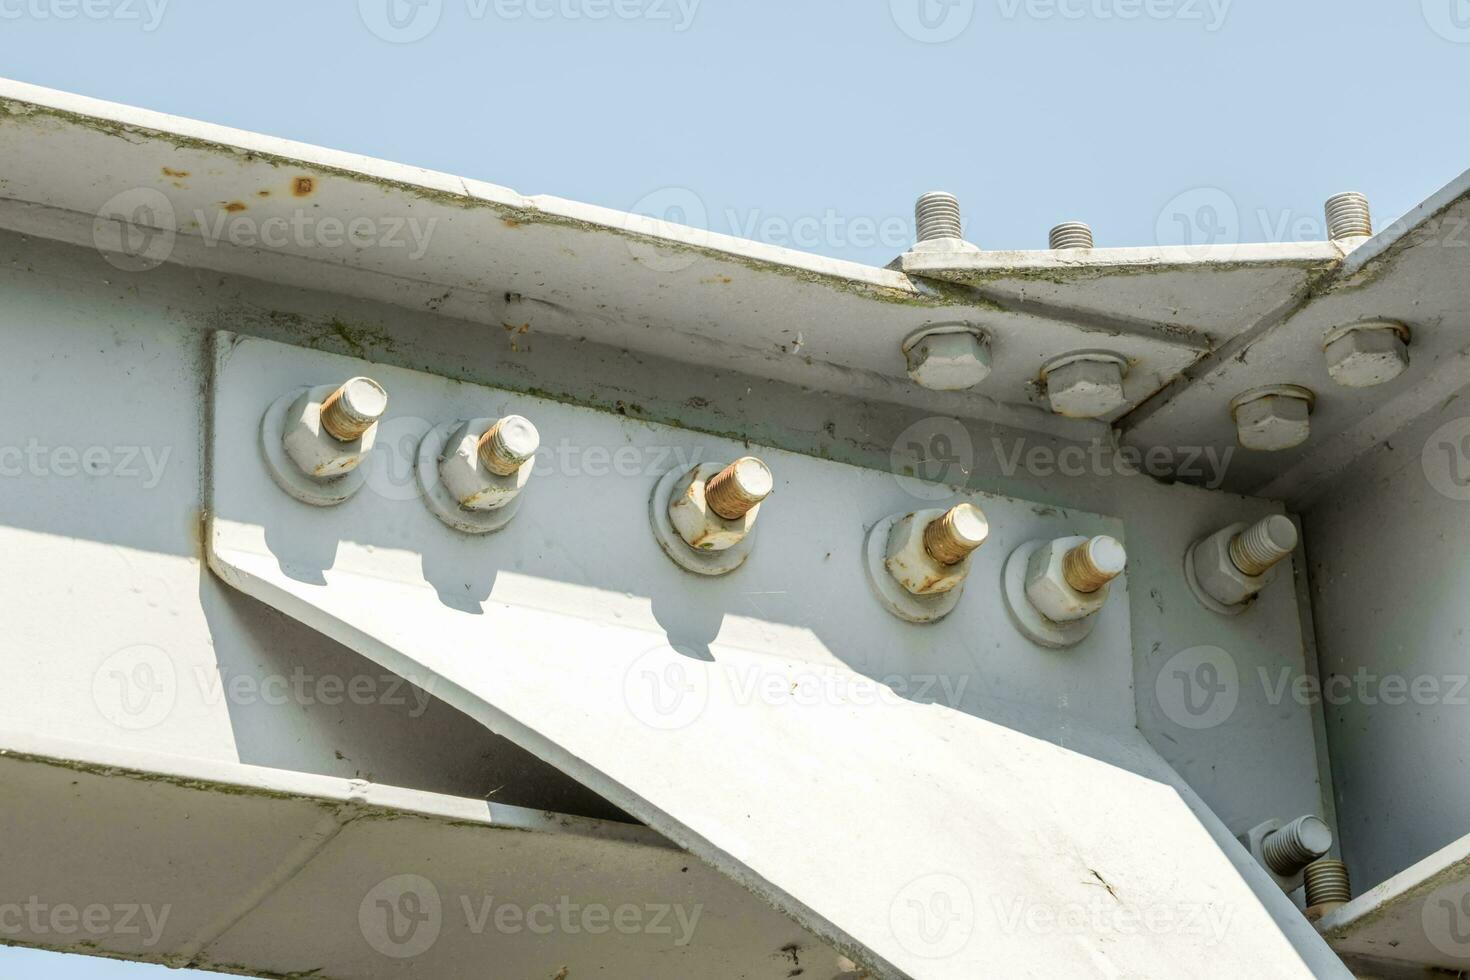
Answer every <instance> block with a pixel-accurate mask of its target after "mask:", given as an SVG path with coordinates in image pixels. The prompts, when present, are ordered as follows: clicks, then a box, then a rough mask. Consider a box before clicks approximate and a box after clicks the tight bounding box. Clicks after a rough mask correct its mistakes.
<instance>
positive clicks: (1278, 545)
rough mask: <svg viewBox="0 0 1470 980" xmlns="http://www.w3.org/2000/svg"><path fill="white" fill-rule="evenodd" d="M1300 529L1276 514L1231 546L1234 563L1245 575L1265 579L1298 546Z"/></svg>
mask: <svg viewBox="0 0 1470 980" xmlns="http://www.w3.org/2000/svg"><path fill="white" fill-rule="evenodd" d="M1297 537H1298V536H1297V530H1296V525H1295V524H1293V523H1292V522H1291V519H1290V518H1288V517H1285V516H1283V515H1281V514H1273V515H1271V516H1270V517H1267V518H1265V519H1264V520H1260V521H1257V522H1256V523H1255V524H1252V525H1251V526H1250V527H1248V528H1246V529H1245V530H1244V531H1241V532H1240V533H1239V534H1237V535H1236V536H1235V538H1234V539H1233V540H1232V541H1231V542H1230V560H1231V561H1232V562H1234V563H1235V567H1236V568H1238V569H1240V571H1241V572H1242V573H1243V574H1245V575H1250V576H1254V577H1259V576H1261V575H1265V574H1266V572H1268V571H1269V570H1270V569H1271V568H1272V567H1274V566H1275V565H1276V564H1277V563H1278V562H1280V561H1282V560H1283V559H1285V558H1286V557H1288V556H1289V555H1290V554H1291V553H1292V552H1293V551H1295V550H1296V546H1297Z"/></svg>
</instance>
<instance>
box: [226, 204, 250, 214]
mask: <svg viewBox="0 0 1470 980" xmlns="http://www.w3.org/2000/svg"><path fill="white" fill-rule="evenodd" d="M220 207H221V208H223V209H224V210H226V211H228V212H230V214H239V213H240V212H241V211H246V210H249V209H248V208H247V207H246V206H245V202H244V201H230V202H229V203H228V204H226V203H223V202H222V203H221V204H220Z"/></svg>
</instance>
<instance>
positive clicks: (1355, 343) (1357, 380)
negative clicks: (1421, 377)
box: [1326, 326, 1409, 388]
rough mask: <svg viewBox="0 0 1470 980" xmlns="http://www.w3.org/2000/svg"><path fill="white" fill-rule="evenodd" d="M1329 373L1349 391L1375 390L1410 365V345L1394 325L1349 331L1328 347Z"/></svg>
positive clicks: (1366, 327)
mask: <svg viewBox="0 0 1470 980" xmlns="http://www.w3.org/2000/svg"><path fill="white" fill-rule="evenodd" d="M1326 356H1327V373H1328V374H1330V375H1332V380H1333V381H1336V382H1337V383H1338V384H1340V385H1342V386H1343V387H1346V388H1372V387H1373V386H1374V385H1381V384H1384V383H1386V382H1389V381H1392V380H1393V379H1394V378H1397V377H1398V376H1399V375H1400V374H1403V373H1404V369H1405V368H1407V367H1408V366H1409V345H1408V344H1406V343H1404V338H1403V335H1402V334H1401V333H1400V332H1399V330H1398V328H1397V327H1394V326H1365V327H1359V328H1356V329H1351V330H1348V331H1347V332H1346V333H1344V334H1342V335H1341V336H1340V337H1337V338H1336V339H1335V340H1333V341H1332V342H1331V343H1329V344H1328V345H1327V348H1326Z"/></svg>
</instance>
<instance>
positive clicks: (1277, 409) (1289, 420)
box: [903, 191, 1410, 452]
mask: <svg viewBox="0 0 1470 980" xmlns="http://www.w3.org/2000/svg"><path fill="white" fill-rule="evenodd" d="M1325 212H1326V218H1327V229H1328V235H1329V236H1330V237H1331V239H1332V240H1333V241H1347V240H1353V239H1362V238H1364V237H1366V236H1369V235H1372V234H1373V218H1372V214H1371V212H1370V210H1369V207H1368V199H1367V197H1365V196H1364V195H1363V194H1361V193H1358V192H1356V191H1350V192H1347V193H1343V194H1337V195H1335V196H1333V197H1331V198H1329V199H1328V201H1327V204H1326V207H1325ZM914 214H915V223H916V225H917V227H918V242H919V244H918V245H917V246H916V251H935V250H939V251H970V252H976V251H978V249H976V248H975V246H974V245H971V244H970V243H968V242H966V241H965V240H964V239H963V237H962V228H961V221H960V206H959V202H958V201H957V200H956V198H955V196H954V195H953V194H949V193H947V192H944V191H934V192H931V193H929V194H925V195H923V196H922V197H920V198H919V200H918V203H917V204H916V205H915V208H914ZM1048 244H1049V245H1050V247H1051V248H1052V249H1053V250H1057V251H1074V250H1083V249H1091V248H1093V247H1094V245H1093V236H1092V229H1091V228H1090V227H1089V226H1088V225H1087V224H1085V223H1083V222H1080V221H1068V222H1064V223H1062V224H1059V225H1057V226H1056V227H1055V228H1053V229H1052V230H1051V233H1050V234H1049V236H1048ZM960 327H965V328H966V329H964V330H961V329H958V328H960ZM1409 339H1410V331H1409V328H1408V326H1407V325H1406V324H1404V323H1401V322H1399V321H1397V320H1391V319H1387V318H1382V317H1372V318H1365V319H1362V320H1359V321H1355V322H1353V323H1349V324H1346V325H1344V326H1342V327H1340V328H1338V329H1335V330H1333V331H1332V332H1330V333H1329V334H1328V335H1327V336H1326V338H1325V339H1324V341H1323V352H1324V355H1325V357H1326V361H1327V371H1328V374H1329V375H1330V376H1331V377H1332V379H1333V381H1335V382H1336V383H1337V384H1339V385H1342V386H1344V387H1348V388H1368V387H1372V386H1375V385H1379V384H1383V383H1385V382H1388V381H1391V380H1393V379H1394V378H1396V377H1397V376H1398V375H1399V374H1401V373H1402V372H1403V371H1404V369H1405V368H1407V367H1408V363H1409V355H1408V343H1409ZM903 349H904V352H905V355H906V356H907V358H908V368H909V375H910V377H911V378H912V379H913V380H914V381H915V382H917V383H918V384H920V385H922V386H923V387H927V388H932V389H935V390H941V391H953V390H961V389H965V388H971V387H974V386H975V385H977V384H979V383H980V382H981V381H983V380H984V379H985V378H986V377H987V376H988V375H989V373H990V357H991V354H990V349H989V340H988V337H986V336H985V334H984V332H983V331H981V330H979V329H978V328H970V327H968V326H966V325H960V324H941V325H937V326H936V327H930V328H925V329H924V330H921V331H919V332H918V333H917V334H915V335H914V336H912V337H910V338H909V339H908V340H906V341H905V342H904V348H903ZM936 354H937V355H938V356H935V355H936ZM1127 370H1128V361H1127V359H1126V358H1123V357H1121V356H1118V355H1115V354H1107V353H1103V352H1081V353H1078V354H1070V355H1065V356H1062V357H1059V358H1055V359H1054V360H1052V361H1051V362H1048V363H1047V364H1046V365H1045V366H1044V367H1043V368H1042V372H1041V373H1042V379H1043V382H1044V384H1045V387H1046V390H1047V394H1048V396H1049V398H1050V401H1051V408H1052V410H1053V411H1054V412H1055V413H1056V414H1058V415H1062V416H1066V417H1070V418H1102V417H1105V416H1109V415H1111V414H1112V413H1113V412H1115V411H1116V410H1118V409H1120V408H1122V407H1123V406H1124V405H1125V404H1126V401H1127V399H1126V396H1125V393H1124V389H1123V380H1124V376H1125V374H1126V373H1127ZM1315 404H1316V395H1315V393H1314V392H1313V391H1312V390H1311V389H1309V388H1307V387H1304V386H1302V385H1295V384H1276V385H1266V386H1262V387H1258V388H1252V389H1250V390H1249V391H1244V392H1241V393H1240V394H1239V395H1237V396H1236V397H1235V398H1234V399H1232V400H1231V402H1230V405H1229V411H1230V415H1231V418H1232V420H1233V421H1234V422H1235V424H1236V429H1237V434H1238V438H1239V442H1240V445H1241V446H1243V447H1244V448H1246V449H1254V450H1260V451H1266V452H1275V451H1280V450H1285V449H1291V448H1294V447H1295V446H1298V445H1300V444H1301V443H1302V442H1304V441H1306V439H1307V438H1308V436H1309V434H1310V420H1309V416H1310V415H1311V413H1312V410H1313V408H1314V407H1315Z"/></svg>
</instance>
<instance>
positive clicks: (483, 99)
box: [0, 0, 1470, 980]
mask: <svg viewBox="0 0 1470 980" xmlns="http://www.w3.org/2000/svg"><path fill="white" fill-rule="evenodd" d="M0 39H3V42H0V43H3V51H4V59H3V63H0V74H3V75H6V76H9V77H11V78H16V79H20V80H22V81H27V82H33V83H36V84H41V85H48V86H52V87H55V88H60V89H66V90H69V91H74V92H79V93H82V94H85V95H90V96H95V97H98V98H104V99H110V100H113V101H117V102H123V103H130V104H133V105H139V106H144V107H147V108H150V109H157V110H161V111H165V112H171V113H176V114H179V115H183V116H192V117H196V118H199V119H205V120H209V121H212V122H218V123H222V124H226V125H230V126H235V127H239V128H243V129H249V130H256V131H259V132H264V133H269V134H272V135H278V136H284V137H289V138H292V139H297V140H303V141H306V142H310V143H318V144H322V145H326V146H331V147H336V148H340V149H346V150H353V151H357V152H361V153H365V154H369V155H372V156H379V157H385V158H388V159H392V160H398V161H403V162H407V163H413V164H417V165H421V166H425V167H429V168H433V169H438V170H445V171H449V172H452V173H457V174H462V175H465V176H470V177H476V178H480V179H483V180H488V181H491V182H493V183H498V184H504V185H507V186H510V187H513V188H515V189H516V190H518V191H521V192H523V193H527V194H541V193H545V194H555V195H558V196H561V197H566V198H572V199H576V200H582V201H588V202H592V203H596V204H601V205H605V206H608V207H612V208H618V209H623V210H640V211H645V212H647V213H654V214H657V215H658V216H660V217H678V216H679V215H680V214H682V215H683V216H684V217H685V219H686V220H689V221H691V222H692V223H695V224H698V225H701V226H703V227H706V228H709V229H711V230H714V231H718V232H723V233H727V234H736V235H742V236H745V237H754V238H760V239H762V240H765V241H769V242H772V243H774V244H781V245H791V246H793V247H797V248H802V249H804V250H807V251H812V252H818V253H822V254H826V255H831V256H836V257H839V258H845V259H851V260H854V261H860V262H868V263H872V264H879V265H881V264H884V263H886V262H887V261H888V260H890V259H891V258H892V257H893V256H894V255H896V254H898V253H899V252H902V251H903V250H904V248H905V247H906V245H907V243H908V241H909V240H910V238H911V236H912V224H911V221H912V219H911V209H912V205H913V200H914V198H915V197H916V196H917V195H918V194H920V193H921V192H923V191H926V190H931V189H946V190H950V191H952V192H954V193H956V194H957V195H958V196H959V198H960V200H961V203H962V206H963V208H964V211H965V215H966V233H967V237H969V238H970V239H971V240H972V241H975V242H976V243H978V244H980V245H982V246H983V247H987V248H1040V247H1044V245H1045V241H1046V232H1047V229H1048V228H1049V227H1050V226H1051V225H1053V224H1055V223H1057V222H1060V221H1063V220H1085V221H1088V222H1090V223H1091V224H1092V225H1093V227H1094V230H1095V234H1096V238H1097V242H1098V244H1099V245H1125V246H1126V245H1148V244H1155V243H1163V244H1167V243H1180V242H1186V241H1187V242H1190V243H1198V242H1200V241H1283V240H1296V239H1322V238H1325V237H1326V236H1325V233H1324V231H1323V227H1322V224H1323V222H1322V202H1323V201H1325V200H1326V198H1327V197H1329V196H1330V195H1332V194H1334V193H1336V192H1338V191H1342V190H1361V191H1364V192H1366V193H1367V194H1368V195H1369V198H1370V200H1371V201H1372V203H1373V205H1374V209H1375V212H1376V214H1377V216H1378V218H1379V221H1380V224H1383V223H1386V221H1387V220H1389V219H1391V218H1393V217H1395V216H1397V215H1398V214H1400V213H1402V212H1403V211H1404V210H1406V209H1407V208H1409V207H1411V206H1413V205H1414V204H1416V203H1417V202H1418V201H1420V200H1421V199H1423V198H1424V197H1426V196H1428V195H1429V194H1430V193H1431V192H1432V191H1434V190H1435V189H1437V188H1438V187H1440V186H1441V185H1442V184H1444V183H1446V182H1447V181H1448V180H1450V179H1451V178H1452V177H1454V176H1455V175H1457V174H1458V173H1460V172H1461V171H1462V170H1464V169H1465V168H1466V167H1467V166H1470V148H1467V145H1466V144H1467V140H1470V125H1467V122H1470V119H1467V116H1470V100H1466V99H1465V90H1466V84H1467V80H1470V0H1395V2H1384V0H1290V2H1283V0H846V2H839V0H811V2H801V0H740V2H735V0H331V2H311V3H307V2H301V0H252V2H249V3H232V4H231V3H223V2H214V3H205V2H201V0H0ZM673 205H678V206H679V208H680V209H681V210H680V211H678V212H671V211H670V210H669V209H670V207H671V206H673ZM0 880H3V876H0ZM52 959H53V958H52V957H49V956H47V955H46V954H38V953H30V952H24V951H15V950H4V949H0V975H3V976H41V975H44V976H48V977H57V978H63V980H66V978H94V977H95V978H112V977H121V978H128V977H146V976H151V975H154V974H155V973H157V974H158V975H162V971H161V970H158V971H154V970H153V969H151V968H145V967H135V966H130V965H119V964H111V963H108V962H106V961H101V960H90V959H84V958H70V957H68V958H64V959H61V958H55V962H52V961H51V960H52ZM172 975H173V976H184V975H186V974H181V973H174V974H172Z"/></svg>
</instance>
